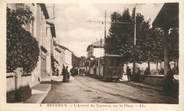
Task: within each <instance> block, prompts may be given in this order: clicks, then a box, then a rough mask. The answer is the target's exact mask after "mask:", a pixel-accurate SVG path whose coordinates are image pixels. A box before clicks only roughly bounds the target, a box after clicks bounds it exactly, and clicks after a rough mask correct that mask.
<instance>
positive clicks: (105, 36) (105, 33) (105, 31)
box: [104, 10, 107, 56]
mask: <svg viewBox="0 0 184 111" xmlns="http://www.w3.org/2000/svg"><path fill="white" fill-rule="evenodd" d="M106 22H107V12H106V10H105V17H104V55H105V56H106V43H105V42H106V38H107V26H106Z"/></svg>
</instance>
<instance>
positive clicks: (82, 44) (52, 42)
mask: <svg viewBox="0 0 184 111" xmlns="http://www.w3.org/2000/svg"><path fill="white" fill-rule="evenodd" d="M179 6H180V4H179V2H162V3H157V2H155V3H113V4H112V3H105V2H104V3H85V4H83V3H78V2H73V3H65V4H63V3H19V2H18V3H7V4H6V27H5V28H6V103H9V104H10V103H11V104H17V103H24V104H52V103H54V104H56V103H142V104H176V105H177V104H179V88H180V87H179V81H180V79H179Z"/></svg>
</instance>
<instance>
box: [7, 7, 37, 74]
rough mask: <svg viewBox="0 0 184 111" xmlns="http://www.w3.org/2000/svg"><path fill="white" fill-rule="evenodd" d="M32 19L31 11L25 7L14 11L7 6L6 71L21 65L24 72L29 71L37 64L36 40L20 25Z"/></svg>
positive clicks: (11, 70)
mask: <svg viewBox="0 0 184 111" xmlns="http://www.w3.org/2000/svg"><path fill="white" fill-rule="evenodd" d="M22 18H23V19H22ZM32 19H33V17H32V13H31V12H30V11H29V10H27V9H26V10H24V9H22V10H21V11H20V10H19V11H16V10H10V9H8V8H7V59H6V61H7V72H13V71H14V70H15V69H16V68H18V67H23V70H24V72H27V73H30V72H31V71H33V70H34V69H35V67H36V65H37V62H38V57H39V45H38V41H37V40H36V39H35V38H34V37H33V36H32V35H31V33H30V32H28V31H26V30H25V29H24V28H23V27H22V26H23V25H27V24H29V23H30V21H31V20H32Z"/></svg>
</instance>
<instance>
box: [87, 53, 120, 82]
mask: <svg viewBox="0 0 184 111" xmlns="http://www.w3.org/2000/svg"><path fill="white" fill-rule="evenodd" d="M88 73H89V75H92V76H95V77H97V78H99V79H102V80H103V81H118V80H119V79H121V78H122V74H123V66H122V64H121V56H120V55H105V56H103V57H99V58H94V59H93V60H90V63H89V68H88Z"/></svg>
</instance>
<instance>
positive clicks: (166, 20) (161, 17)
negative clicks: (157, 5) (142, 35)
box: [153, 3, 179, 29]
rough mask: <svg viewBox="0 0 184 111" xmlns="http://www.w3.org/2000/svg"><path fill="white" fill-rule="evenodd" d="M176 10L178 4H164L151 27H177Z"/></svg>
mask: <svg viewBox="0 0 184 111" xmlns="http://www.w3.org/2000/svg"><path fill="white" fill-rule="evenodd" d="M178 10H179V4H178V3H165V4H164V5H163V7H162V8H161V10H160V12H159V13H158V15H157V17H156V18H155V20H154V21H153V26H154V27H161V28H166V29H169V28H171V27H178V18H179V17H178Z"/></svg>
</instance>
